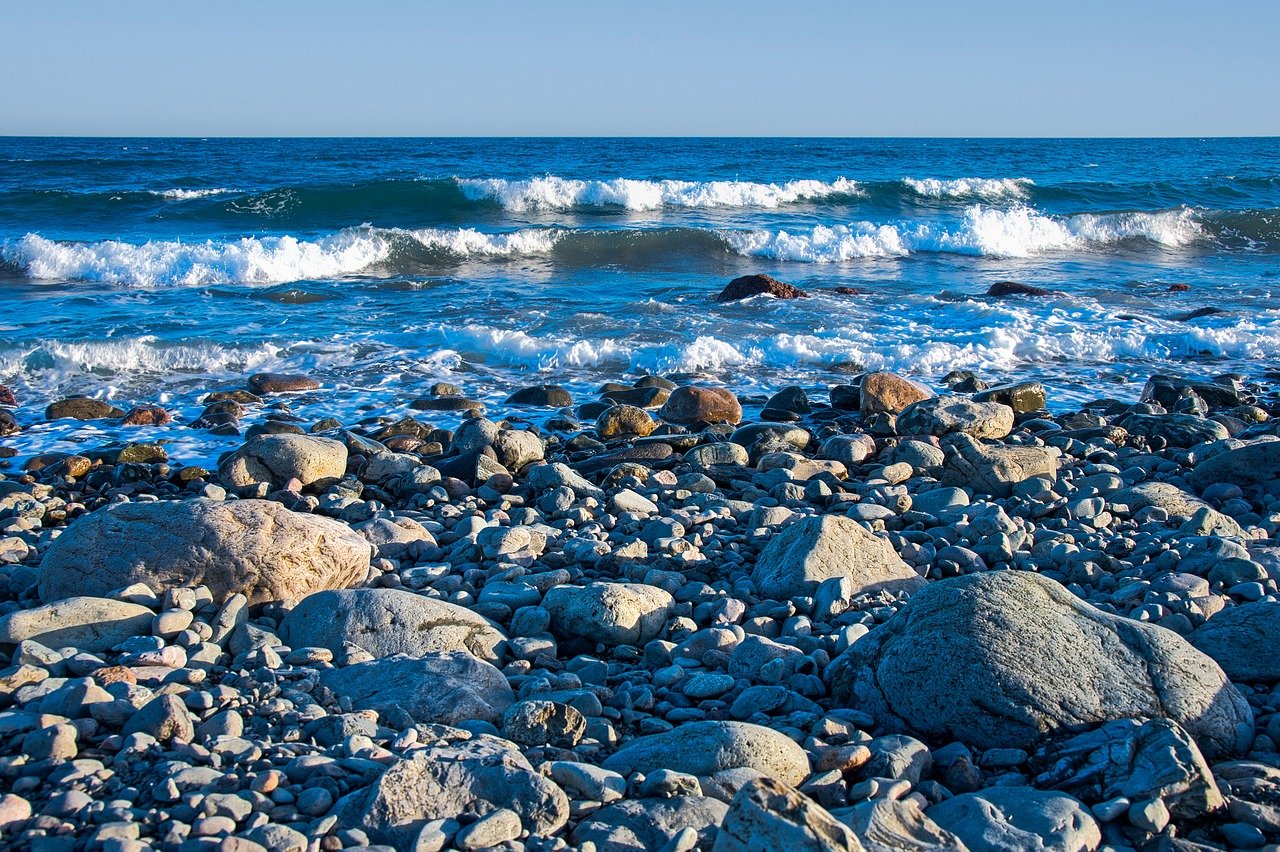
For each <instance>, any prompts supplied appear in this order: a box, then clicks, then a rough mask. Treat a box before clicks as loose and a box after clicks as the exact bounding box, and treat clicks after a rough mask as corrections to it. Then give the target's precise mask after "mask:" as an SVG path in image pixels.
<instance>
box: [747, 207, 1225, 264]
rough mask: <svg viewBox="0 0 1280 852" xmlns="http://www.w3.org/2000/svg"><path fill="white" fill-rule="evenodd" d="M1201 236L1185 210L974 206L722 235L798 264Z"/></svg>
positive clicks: (1024, 253) (1170, 244)
mask: <svg viewBox="0 0 1280 852" xmlns="http://www.w3.org/2000/svg"><path fill="white" fill-rule="evenodd" d="M1205 237H1206V232H1205V230H1204V228H1203V227H1202V226H1201V224H1200V222H1199V220H1198V219H1197V218H1196V216H1195V214H1194V213H1193V211H1191V210H1190V209H1188V208H1182V209H1179V210H1167V211H1160V212H1156V213H1145V212H1126V213H1081V214H1077V215H1075V216H1068V217H1053V216H1046V215H1044V214H1042V213H1038V212H1036V211H1034V210H1032V209H1031V208H1029V207H1025V206H1018V207H1014V208H1011V209H999V208H992V207H982V206H980V205H974V206H972V207H970V208H968V209H967V210H966V211H965V213H964V217H963V220H962V221H961V222H960V223H958V224H956V225H939V224H934V223H920V224H890V225H879V224H874V223H871V222H859V223H855V224H852V225H835V226H827V225H816V226H814V227H813V228H811V229H809V230H807V231H799V232H792V231H785V230H779V231H769V230H759V229H757V230H749V231H730V232H726V233H725V239H726V241H727V242H728V244H729V245H730V246H731V247H732V248H733V250H734V251H736V252H738V253H739V254H744V255H748V256H755V257H769V258H773V259H775V260H790V261H801V262H806V263H839V262H841V261H848V260H855V259H858V258H874V257H905V256H907V255H909V254H914V253H917V252H942V253H950V254H969V255H980V256H985V257H1030V256H1032V255H1038V254H1045V253H1048V252H1055V251H1070V250H1076V251H1084V250H1090V249H1097V248H1102V247H1106V246H1112V245H1116V244H1118V243H1124V242H1130V241H1142V242H1146V243H1150V244H1154V245H1158V246H1162V247H1165V248H1179V247H1182V246H1187V245H1190V244H1192V243H1194V242H1196V241H1198V240H1201V239H1203V238H1205Z"/></svg>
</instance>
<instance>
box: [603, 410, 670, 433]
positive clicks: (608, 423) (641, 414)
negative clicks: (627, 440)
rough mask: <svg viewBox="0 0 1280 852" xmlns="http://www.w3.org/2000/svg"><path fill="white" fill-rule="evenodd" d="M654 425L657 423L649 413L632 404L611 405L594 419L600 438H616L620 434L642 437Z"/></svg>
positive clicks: (650, 431)
mask: <svg viewBox="0 0 1280 852" xmlns="http://www.w3.org/2000/svg"><path fill="white" fill-rule="evenodd" d="M656 427H657V424H656V423H654V422H653V418H652V417H650V416H649V413H648V412H647V411H645V410H644V409H643V408H637V407H636V406H634V405H615V406H612V407H611V408H608V409H606V410H605V411H604V413H602V414H601V415H600V417H599V418H598V419H597V420H596V434H597V435H599V436H600V437H601V438H617V437H618V436H620V435H637V436H639V437H641V438H643V437H644V436H646V435H648V434H650V433H652V432H653V430H654V429H655V428H656Z"/></svg>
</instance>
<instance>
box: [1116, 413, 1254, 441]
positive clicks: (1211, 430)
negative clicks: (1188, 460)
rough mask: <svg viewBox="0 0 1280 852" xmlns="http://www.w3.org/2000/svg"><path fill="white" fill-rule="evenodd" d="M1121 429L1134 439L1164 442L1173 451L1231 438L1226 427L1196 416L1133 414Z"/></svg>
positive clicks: (1123, 423) (1122, 424) (1121, 424)
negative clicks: (1158, 439)
mask: <svg viewBox="0 0 1280 852" xmlns="http://www.w3.org/2000/svg"><path fill="white" fill-rule="evenodd" d="M1117 425H1119V426H1122V427H1124V429H1125V431H1127V432H1128V433H1129V434H1130V435H1133V436H1135V437H1142V438H1160V439H1162V440H1164V442H1165V443H1167V444H1168V445H1169V446H1171V447H1194V446H1195V445H1196V444H1201V443H1204V442H1205V441H1221V440H1223V439H1225V438H1227V437H1229V436H1230V433H1229V432H1227V427H1226V426H1223V425H1222V424H1221V423H1218V422H1217V421H1215V420H1206V419H1205V418H1203V417H1200V416H1199V415H1196V414H1130V415H1129V416H1128V417H1126V418H1124V419H1123V420H1121V421H1120V422H1119V423H1118V424H1117Z"/></svg>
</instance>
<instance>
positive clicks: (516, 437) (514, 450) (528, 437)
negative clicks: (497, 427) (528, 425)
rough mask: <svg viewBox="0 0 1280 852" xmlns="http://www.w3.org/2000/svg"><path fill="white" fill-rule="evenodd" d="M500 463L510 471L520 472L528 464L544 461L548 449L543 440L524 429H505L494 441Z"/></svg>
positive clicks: (494, 448)
mask: <svg viewBox="0 0 1280 852" xmlns="http://www.w3.org/2000/svg"><path fill="white" fill-rule="evenodd" d="M493 450H494V452H496V453H497V454H498V462H499V463H501V464H502V466H503V467H505V468H507V469H508V470H519V469H520V468H522V467H524V466H525V465H527V464H533V463H534V462H536V461H542V459H543V458H544V457H545V454H546V449H545V447H544V446H543V443H542V439H541V438H539V437H538V436H537V435H535V434H534V433H533V432H529V431H527V430H524V429H503V430H502V431H501V432H499V433H498V437H497V439H496V440H495V441H494V444H493Z"/></svg>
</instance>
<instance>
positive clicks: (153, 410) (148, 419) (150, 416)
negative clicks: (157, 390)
mask: <svg viewBox="0 0 1280 852" xmlns="http://www.w3.org/2000/svg"><path fill="white" fill-rule="evenodd" d="M120 422H121V423H122V424H124V425H125V426H165V425H167V424H169V423H172V422H173V417H171V416H170V415H169V412H167V411H165V410H164V409H163V408H161V407H160V406H158V405H139V406H138V407H137V408H134V409H133V410H132V411H130V412H129V413H128V414H126V415H125V416H124V419H123V420H121V421H120Z"/></svg>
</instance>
